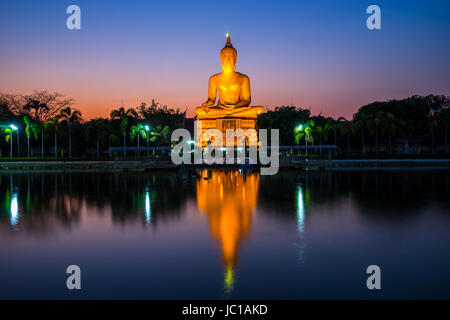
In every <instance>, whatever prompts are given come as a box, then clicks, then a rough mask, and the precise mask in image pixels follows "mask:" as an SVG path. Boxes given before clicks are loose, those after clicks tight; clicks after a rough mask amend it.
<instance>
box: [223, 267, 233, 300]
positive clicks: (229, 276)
mask: <svg viewBox="0 0 450 320" xmlns="http://www.w3.org/2000/svg"><path fill="white" fill-rule="evenodd" d="M233 287H234V270H233V265H231V264H229V265H227V267H226V271H225V294H226V295H227V296H229V295H230V294H231V292H232V291H233Z"/></svg>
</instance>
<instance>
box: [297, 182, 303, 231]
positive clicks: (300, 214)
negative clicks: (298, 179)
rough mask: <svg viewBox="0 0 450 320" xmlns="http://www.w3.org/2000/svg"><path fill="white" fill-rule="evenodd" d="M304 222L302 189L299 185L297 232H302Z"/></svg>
mask: <svg viewBox="0 0 450 320" xmlns="http://www.w3.org/2000/svg"><path fill="white" fill-rule="evenodd" d="M304 223H305V204H304V202H303V190H302V187H301V186H298V188H297V228H298V232H303V226H304Z"/></svg>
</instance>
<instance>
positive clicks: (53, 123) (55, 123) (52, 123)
mask: <svg viewBox="0 0 450 320" xmlns="http://www.w3.org/2000/svg"><path fill="white" fill-rule="evenodd" d="M59 125H60V123H59V116H54V117H53V118H49V119H47V121H45V123H44V129H48V128H50V127H53V128H54V137H55V152H54V153H55V158H58V134H57V133H58V128H59ZM43 132H44V130H42V133H43ZM42 139H43V137H42ZM43 143H44V142H43V141H42V144H43Z"/></svg>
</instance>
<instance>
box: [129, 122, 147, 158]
mask: <svg viewBox="0 0 450 320" xmlns="http://www.w3.org/2000/svg"><path fill="white" fill-rule="evenodd" d="M136 135H137V143H138V158H139V156H140V152H139V148H140V143H139V138H140V136H142V139H145V138H146V137H147V132H146V131H145V128H144V126H143V125H142V124H140V123H138V124H137V125H135V126H132V127H131V129H130V139H131V141H133V140H134V137H135V136H136Z"/></svg>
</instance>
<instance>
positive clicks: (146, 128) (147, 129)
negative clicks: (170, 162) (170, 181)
mask: <svg viewBox="0 0 450 320" xmlns="http://www.w3.org/2000/svg"><path fill="white" fill-rule="evenodd" d="M144 128H145V132H147V158H148V157H149V150H148V136H149V132H150V126H149V125H148V124H146V125H145V127H144Z"/></svg>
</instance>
